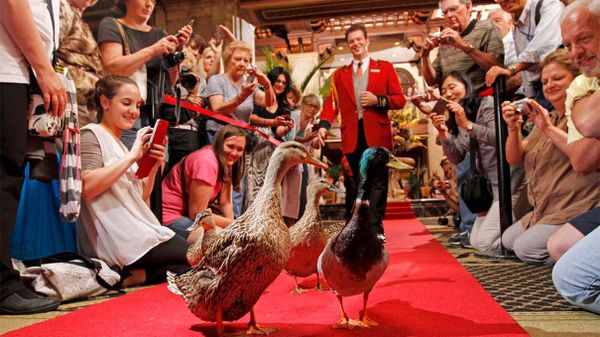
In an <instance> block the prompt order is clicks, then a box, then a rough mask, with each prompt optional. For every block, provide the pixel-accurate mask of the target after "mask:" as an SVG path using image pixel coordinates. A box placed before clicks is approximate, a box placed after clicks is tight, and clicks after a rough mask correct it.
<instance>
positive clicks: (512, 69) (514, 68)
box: [508, 63, 517, 76]
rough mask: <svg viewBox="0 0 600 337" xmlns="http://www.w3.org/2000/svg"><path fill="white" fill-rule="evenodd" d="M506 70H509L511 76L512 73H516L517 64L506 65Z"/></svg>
mask: <svg viewBox="0 0 600 337" xmlns="http://www.w3.org/2000/svg"><path fill="white" fill-rule="evenodd" d="M508 70H510V76H512V75H514V74H516V73H517V64H516V63H514V64H511V65H510V66H509V67H508Z"/></svg>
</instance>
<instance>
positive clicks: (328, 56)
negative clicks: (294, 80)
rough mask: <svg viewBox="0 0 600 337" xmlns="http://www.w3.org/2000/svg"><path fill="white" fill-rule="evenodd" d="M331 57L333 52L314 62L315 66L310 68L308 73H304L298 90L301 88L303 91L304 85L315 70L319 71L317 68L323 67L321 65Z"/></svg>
mask: <svg viewBox="0 0 600 337" xmlns="http://www.w3.org/2000/svg"><path fill="white" fill-rule="evenodd" d="M332 57H333V53H330V54H328V55H327V57H325V58H323V59H322V60H321V61H319V63H317V64H315V66H314V67H313V68H312V69H311V70H310V72H309V73H308V75H306V77H305V78H304V81H302V85H301V86H300V90H302V92H304V89H306V86H307V85H308V83H309V82H310V80H311V79H312V77H313V76H314V75H315V74H316V73H317V71H319V69H321V67H323V65H324V64H325V63H326V62H327V61H329V60H330V59H331V58H332Z"/></svg>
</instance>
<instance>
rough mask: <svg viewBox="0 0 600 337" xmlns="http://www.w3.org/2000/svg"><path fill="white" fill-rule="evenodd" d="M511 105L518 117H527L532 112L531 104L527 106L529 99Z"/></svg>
mask: <svg viewBox="0 0 600 337" xmlns="http://www.w3.org/2000/svg"><path fill="white" fill-rule="evenodd" d="M510 104H511V105H512V106H513V107H514V108H515V112H516V113H517V115H525V114H528V113H529V112H530V109H529V104H527V98H523V99H520V100H518V101H514V102H512V103H510Z"/></svg>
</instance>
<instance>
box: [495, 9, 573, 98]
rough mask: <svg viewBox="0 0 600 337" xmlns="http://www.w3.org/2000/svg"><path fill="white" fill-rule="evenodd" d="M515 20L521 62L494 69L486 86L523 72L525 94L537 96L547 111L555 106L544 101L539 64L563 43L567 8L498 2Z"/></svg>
mask: <svg viewBox="0 0 600 337" xmlns="http://www.w3.org/2000/svg"><path fill="white" fill-rule="evenodd" d="M496 2H497V3H498V4H499V5H500V7H502V9H503V10H505V11H506V12H508V13H511V14H512V15H513V17H514V21H515V26H516V28H515V30H514V31H513V35H514V39H515V49H516V51H517V62H516V63H514V64H513V65H511V66H509V67H507V68H504V67H492V68H491V69H490V70H489V71H488V72H487V74H486V78H485V83H486V84H487V85H488V86H491V85H493V83H494V82H495V81H496V78H497V77H498V76H503V75H504V76H508V77H510V76H513V75H515V74H518V73H521V76H522V78H523V85H522V89H523V93H524V94H525V96H527V97H535V98H536V99H537V100H538V101H540V103H543V105H545V106H546V107H547V108H550V107H551V105H549V103H548V102H547V101H546V100H545V99H544V97H543V94H542V87H541V82H540V80H539V79H540V73H539V68H538V63H539V62H541V61H542V60H543V59H544V58H545V57H546V56H548V54H550V53H551V52H553V51H554V50H556V48H557V47H558V46H560V44H561V43H562V38H561V36H560V29H559V27H558V26H557V25H556V23H557V22H558V21H559V20H560V17H561V15H562V12H563V10H564V8H565V5H564V4H563V3H562V2H561V1H560V0H496Z"/></svg>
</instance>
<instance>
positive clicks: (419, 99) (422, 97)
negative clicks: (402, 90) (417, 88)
mask: <svg viewBox="0 0 600 337" xmlns="http://www.w3.org/2000/svg"><path fill="white" fill-rule="evenodd" d="M426 99H427V95H426V94H417V95H414V96H413V97H412V101H413V104H414V105H416V106H419V104H421V103H423V102H424V101H425V100H426Z"/></svg>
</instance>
